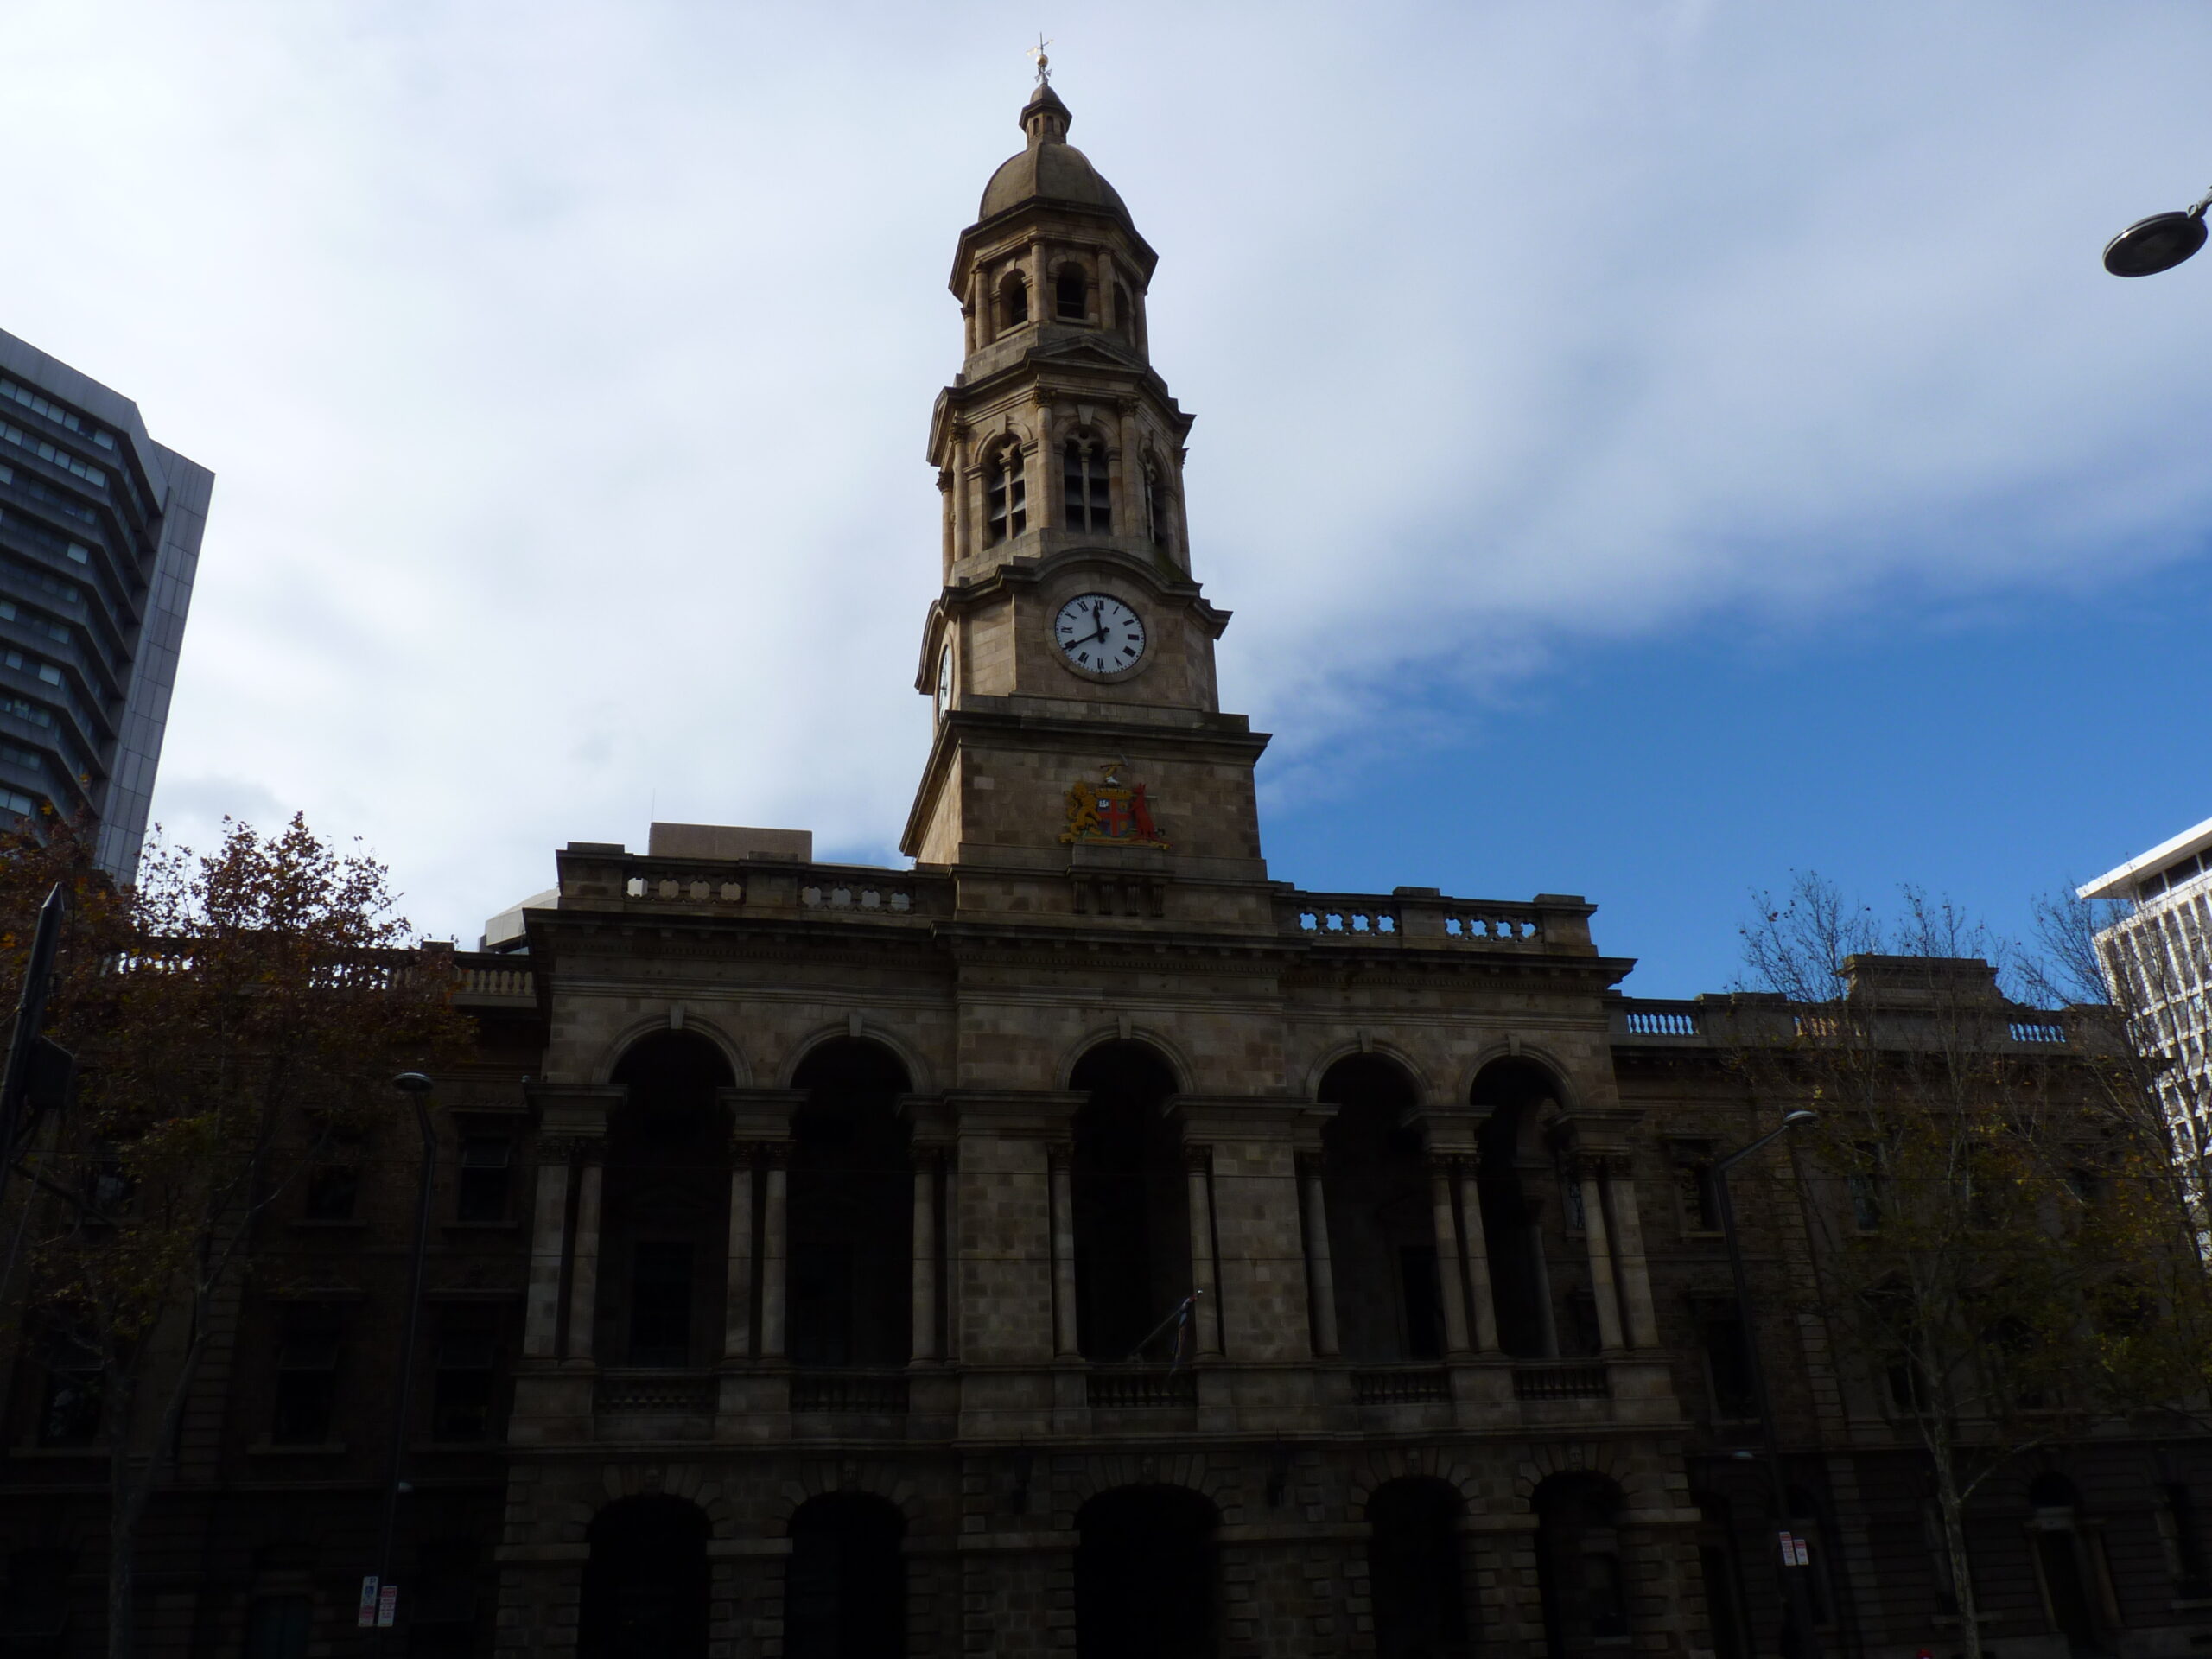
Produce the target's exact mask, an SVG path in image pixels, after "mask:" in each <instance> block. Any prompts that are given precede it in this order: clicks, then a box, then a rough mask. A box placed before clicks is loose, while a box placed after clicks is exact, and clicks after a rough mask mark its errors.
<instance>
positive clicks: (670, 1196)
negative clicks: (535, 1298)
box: [594, 1031, 733, 1369]
mask: <svg viewBox="0 0 2212 1659" xmlns="http://www.w3.org/2000/svg"><path fill="white" fill-rule="evenodd" d="M614 1081H615V1082H616V1083H619V1084H625V1085H626V1086H627V1088H628V1090H629V1093H628V1095H627V1096H626V1099H625V1100H624V1102H623V1103H622V1105H621V1106H620V1108H619V1109H616V1110H615V1112H614V1113H613V1115H612V1116H611V1117H610V1118H609V1120H608V1122H607V1171H606V1176H605V1180H606V1190H605V1193H604V1197H603V1200H602V1202H603V1206H604V1212H605V1213H604V1216H603V1218H602V1221H601V1230H600V1253H599V1302H598V1313H597V1319H596V1325H597V1328H596V1330H595V1331H594V1344H595V1351H596V1352H597V1353H598V1354H599V1355H600V1356H601V1358H602V1359H603V1360H604V1361H605V1362H606V1363H611V1364H615V1365H631V1366H640V1367H652V1368H656V1369H660V1368H679V1367H688V1366H697V1365H705V1364H707V1363H709V1362H711V1361H712V1359H713V1358H714V1357H715V1355H716V1354H718V1353H719V1352H720V1351H721V1303H722V1283H723V1281H724V1279H725V1278H726V1277H727V1276H728V1247H727V1240H728V1233H729V1144H728V1117H727V1115H726V1114H725V1113H724V1112H723V1111H722V1110H721V1108H720V1107H719V1106H718V1105H717V1104H716V1103H715V1091H716V1090H720V1089H724V1088H727V1087H728V1085H729V1084H730V1083H731V1082H732V1081H733V1079H732V1077H731V1075H730V1068H729V1062H728V1060H726V1059H725V1058H723V1057H722V1052H721V1050H720V1049H718V1048H716V1047H715V1046H714V1044H712V1043H710V1042H709V1041H708V1040H707V1039H705V1038H703V1037H702V1036H700V1035H699V1034H698V1033H696V1032H687V1031H658V1032H655V1033H652V1035H650V1036H647V1037H644V1038H641V1039H639V1040H638V1041H637V1042H635V1043H633V1044H632V1045H631V1046H630V1048H629V1049H628V1051H627V1052H625V1053H624V1054H623V1056H622V1058H621V1061H620V1064H618V1065H616V1066H615V1068H614Z"/></svg>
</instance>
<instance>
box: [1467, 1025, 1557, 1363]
mask: <svg viewBox="0 0 2212 1659" xmlns="http://www.w3.org/2000/svg"><path fill="white" fill-rule="evenodd" d="M1559 1096H1560V1086H1559V1081H1558V1079H1557V1078H1555V1077H1553V1076H1552V1074H1551V1073H1550V1072H1549V1071H1547V1070H1545V1068H1544V1067H1542V1066H1541V1065H1537V1064H1536V1063H1535V1061H1533V1060H1524V1059H1519V1058H1513V1059H1503V1060H1497V1061H1493V1062H1492V1063H1491V1065H1486V1066H1484V1068H1483V1069H1482V1071H1481V1073H1480V1074H1479V1075H1478V1077H1476V1078H1475V1082H1474V1088H1473V1090H1472V1093H1471V1097H1470V1098H1471V1103H1472V1105H1473V1108H1474V1110H1475V1112H1476V1114H1477V1116H1478V1117H1479V1118H1480V1119H1481V1128H1480V1130H1479V1131H1478V1140H1477V1147H1478V1163H1477V1166H1476V1191H1477V1192H1478V1195H1479V1197H1480V1199H1481V1203H1482V1211H1483V1243H1484V1249H1486V1251H1487V1252H1488V1254H1489V1256H1490V1270H1491V1297H1492V1300H1493V1304H1494V1306H1496V1309H1497V1339H1498V1343H1499V1345H1500V1346H1501V1347H1503V1349H1504V1350H1505V1351H1506V1352H1507V1353H1508V1354H1510V1355H1511V1356H1513V1357H1515V1358H1516V1359H1542V1358H1553V1357H1557V1356H1558V1354H1559V1352H1560V1334H1559V1321H1558V1316H1557V1310H1556V1308H1555V1307H1554V1299H1553V1294H1552V1262H1551V1255H1552V1250H1553V1249H1554V1248H1557V1247H1558V1246H1560V1245H1561V1244H1563V1243H1564V1236H1563V1235H1561V1234H1560V1231H1559V1230H1560V1224H1561V1217H1560V1215H1559V1213H1558V1205H1557V1204H1556V1203H1555V1202H1554V1200H1555V1199H1556V1198H1557V1196H1558V1194H1557V1192H1556V1187H1557V1182H1556V1180H1555V1179H1554V1177H1553V1175H1552V1173H1551V1165H1550V1160H1549V1159H1548V1156H1547V1154H1545V1152H1544V1149H1543V1146H1542V1142H1541V1135H1542V1133H1543V1119H1544V1118H1545V1117H1546V1116H1548V1115H1549V1110H1550V1109H1551V1108H1553V1107H1554V1106H1555V1105H1556V1103H1557V1102H1558V1100H1559ZM1548 1238H1549V1239H1550V1240H1551V1248H1548V1245H1547V1240H1548Z"/></svg>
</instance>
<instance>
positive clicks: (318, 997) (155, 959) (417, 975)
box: [0, 818, 462, 1659]
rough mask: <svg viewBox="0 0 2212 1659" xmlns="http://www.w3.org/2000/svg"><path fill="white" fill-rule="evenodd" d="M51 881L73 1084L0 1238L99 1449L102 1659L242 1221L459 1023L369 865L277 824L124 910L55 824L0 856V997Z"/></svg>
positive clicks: (179, 870) (162, 854)
mask: <svg viewBox="0 0 2212 1659" xmlns="http://www.w3.org/2000/svg"><path fill="white" fill-rule="evenodd" d="M56 881H60V883H62V884H63V886H64V887H65V888H66V889H67V891H68V892H69V893H71V894H72V895H73V901H74V902H73V921H72V925H71V926H70V928H69V931H68V933H67V938H66V939H65V944H64V948H63V950H62V953H61V957H60V963H59V968H58V973H57V982H56V988H55V995H54V1002H53V1020H52V1026H51V1029H52V1030H53V1032H54V1035H55V1036H56V1037H57V1038H58V1039H60V1041H61V1042H62V1044H63V1046H66V1047H67V1048H70V1049H72V1050H73V1051H74V1052H75V1053H76V1055H77V1057H78V1061H79V1068H80V1069H79V1090H78V1094H77V1099H76V1101H75V1103H74V1104H73V1107H72V1108H71V1109H69V1110H67V1112H66V1113H64V1114H62V1115H61V1116H60V1118H59V1119H58V1120H56V1121H54V1122H50V1123H49V1124H48V1126H47V1131H46V1133H45V1135H43V1136H42V1138H41V1141H40V1143H39V1144H38V1146H37V1147H36V1149H35V1151H33V1152H31V1153H29V1154H26V1155H25V1156H24V1157H23V1158H22V1160H21V1161H20V1162H19V1164H18V1166H17V1170H18V1173H19V1174H20V1175H21V1176H22V1177H26V1178H28V1179H25V1180H23V1181H22V1182H20V1183H19V1185H18V1191H19V1192H20V1194H21V1197H22V1203H23V1205H24V1206H25V1208H24V1210H23V1211H22V1214H21V1215H20V1216H19V1217H18V1216H10V1217H7V1218H6V1219H7V1220H8V1222H9V1224H10V1232H11V1234H12V1233H15V1232H16V1231H17V1230H19V1229H21V1230H26V1231H27V1233H28V1249H26V1251H25V1255H26V1256H27V1259H28V1265H29V1274H28V1284H27V1290H28V1303H29V1310H30V1313H31V1319H32V1322H33V1323H32V1329H33V1331H34V1332H35V1333H36V1334H37V1335H38V1336H39V1338H41V1340H43V1341H44V1342H45V1343H47V1344H48V1346H49V1353H50V1354H51V1353H52V1352H53V1351H54V1349H55V1348H57V1347H58V1348H59V1349H60V1350H61V1351H63V1352H64V1353H73V1355H74V1356H75V1357H76V1360H77V1369H76V1370H75V1372H74V1378H75V1387H76V1390H77V1392H76V1395H75V1397H74V1400H73V1408H74V1409H76V1410H78V1411H79V1412H86V1411H89V1412H91V1413H92V1414H96V1415H97V1417H98V1419H99V1422H100V1423H101V1425H102V1426H103V1428H104V1432H105V1438H106V1441H107V1452H108V1472H109V1480H110V1512H109V1527H108V1546H109V1548H108V1596H107V1613H108V1633H107V1650H108V1652H109V1653H110V1654H111V1655H113V1656H116V1659H124V1656H127V1655H130V1654H131V1653H133V1652H134V1651H135V1650H136V1648H135V1628H136V1623H135V1618H134V1614H135V1606H136V1594H135V1566H136V1546H137V1535H138V1529H139V1527H140V1524H141V1522H143V1518H144V1516H145V1513H146V1509H147V1505H148V1503H149V1500H150V1499H151V1497H152V1496H153V1494H154V1492H155V1491H156V1487H157V1486H158V1485H159V1484H160V1483H161V1481H162V1478H163V1476H164V1473H165V1471H166V1469H167V1466H168V1459H169V1458H170V1457H171V1456H172V1455H173V1451H174V1447H175V1443H176V1439H177V1430H178V1425H179V1423H180V1421H181V1418H182V1415H183V1412H184V1409H185V1406H186V1402H187V1401H188V1397H189V1395H190V1392H191V1389H192V1385H193V1381H194V1377H195V1376H196V1375H197V1374H198V1371H199V1369H200V1363H201V1361H202V1359H203V1358H204V1357H205V1356H206V1353H207V1345H208V1342H209V1338H210V1333H211V1330H212V1329H213V1325H214V1321H213V1319H211V1317H210V1315H211V1313H212V1312H213V1308H214V1306H215V1304H216V1302H217V1300H218V1299H219V1297H221V1296H222V1295H223V1294H225V1293H226V1289H227V1288H228V1287H230V1286H232V1284H233V1283H234V1282H235V1281H236V1280H237V1278H238V1275H239V1274H240V1273H241V1272H242V1271H243V1270H244V1267H245V1262H246V1261H247V1259H248V1257H249V1255H250V1254H251V1249H252V1245H253V1241H254V1236H255V1223H256V1221H257V1217H259V1216H260V1215H261V1213H262V1212H263V1211H264V1210H265V1209H266V1208H267V1206H268V1205H269V1204H270V1200H271V1199H272V1198H275V1197H276V1196H277V1194H278V1193H279V1192H282V1191H283V1190H284V1188H285V1187H286V1186H287V1185H288V1184H289V1183H290V1182H292V1181H293V1180H294V1179H296V1178H297V1176H298V1174H299V1173H300V1172H301V1171H302V1169H303V1168H304V1167H305V1166H306V1164H307V1162H308V1160H309V1159H311V1158H312V1157H313V1156H314V1155H315V1152H316V1150H317V1148H318V1147H319V1146H320V1145H321V1144H322V1143H323V1141H325V1139H326V1138H327V1136H329V1135H333V1134H336V1133H343V1132H346V1131H348V1130H359V1129H360V1128H365V1127H366V1126H368V1125H370V1124H372V1122H374V1121H375V1119H376V1118H377V1117H378V1116H379V1115H382V1114H385V1113H388V1112H391V1111H392V1110H394V1109H397V1107H398V1101H397V1096H396V1095H395V1094H394V1092H393V1090H392V1089H391V1083H390V1079H391V1076H392V1073H393V1071H395V1070H396V1069H397V1068H398V1067H399V1066H402V1065H418V1066H419V1065H436V1064H439V1063H441V1062H442V1061H443V1060H445V1059H446V1058H448V1056H450V1055H451V1054H452V1053H453V1052H456V1049H457V1046H458V1044H459V1042H460V1040H461V1035H462V1027H461V1023H460V1021H459V1020H458V1017H457V1016H456V1015H454V1014H453V1013H452V1012H451V1010H450V1008H449V1007H448V1003H449V1000H450V997H449V991H450V984H449V981H450V967H449V963H450V958H449V957H442V956H439V955H435V954H425V953H423V952H420V951H416V950H410V949H408V948H407V947H408V946H409V945H410V944H411V940H410V936H409V934H408V931H407V925H406V924H405V922H404V921H403V920H401V919H400V918H397V916H395V915H394V914H393V913H392V902H391V893H390V891H389V888H388V886H387V883H386V878H385V871H384V869H383V868H382V867H381V866H380V865H378V864H377V863H376V862H375V861H373V860H372V859H369V858H367V857H365V856H363V855H359V854H346V853H341V852H340V851H339V850H337V849H334V848H333V847H331V846H330V845H328V844H327V843H326V842H322V841H321V840H320V839H318V838H317V837H316V836H315V835H314V834H313V832H311V831H310V830H309V829H308V827H307V825H306V824H305V823H303V822H302V821H301V820H300V819H298V818H295V819H294V820H293V821H292V822H291V823H289V825H288V826H286V827H285V828H284V829H283V830H281V831H279V832H278V833H277V834H276V835H274V836H267V837H264V836H261V835H258V834H257V833H256V832H255V831H254V830H253V829H250V828H249V827H247V826H245V825H244V824H237V823H232V824H228V825H226V836H225V838H224V841H223V844H222V846H221V847H220V848H219V849H218V850H217V851H215V852H214V853H213V854H212V855H208V856H206V857H196V856H194V855H192V854H191V853H190V852H188V851H187V850H184V849H174V848H163V847H160V846H156V848H155V849H152V850H151V852H150V853H149V856H148V858H147V860H146V861H145V865H144V874H143V880H141V882H140V884H139V885H138V886H137V887H136V888H135V889H126V890H123V891H117V890H116V889H114V888H113V887H111V886H110V885H109V884H108V883H107V882H106V880H105V878H104V877H103V876H101V874H99V872H98V870H97V869H96V868H94V867H93V866H92V862H91V858H90V849H89V846H88V844H87V842H86V838H85V836H83V835H82V834H81V833H80V832H79V829H77V828H76V827H74V826H71V825H67V824H48V825H46V826H42V828H41V834H40V835H38V836H28V835H18V836H13V837H7V838H0V930H4V931H0V966H4V969H5V972H6V975H7V976H10V977H11V978H12V981H13V982H20V980H21V976H22V972H23V966H24V964H23V957H24V948H25V946H26V944H27V943H28V939H29V921H30V918H31V917H32V916H33V915H34V914H35V912H36V909H37V906H38V905H39V903H40V901H41V899H43V898H44V896H45V894H46V893H47V891H48V888H49V887H51V886H52V885H53V884H54V882H56ZM441 963H444V964H446V965H445V966H443V967H442V966H441ZM0 987H4V988H6V989H7V990H8V992H9V994H10V995H12V991H13V984H12V983H9V982H8V981H7V980H5V979H0Z"/></svg>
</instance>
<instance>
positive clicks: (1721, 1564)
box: [1692, 1492, 1752, 1659]
mask: <svg viewBox="0 0 2212 1659" xmlns="http://www.w3.org/2000/svg"><path fill="white" fill-rule="evenodd" d="M1692 1497H1693V1498H1694V1501H1695V1503H1696V1504H1697V1506H1698V1513H1699V1516H1700V1522H1699V1525H1698V1529H1697V1560H1698V1568H1699V1571H1700V1573H1701V1574H1702V1576H1703V1577H1704V1580H1705V1611H1706V1619H1707V1623H1708V1624H1711V1626H1712V1627H1713V1659H1752V1654H1751V1619H1750V1617H1749V1615H1748V1613H1747V1612H1746V1611H1745V1605H1744V1575H1743V1570H1742V1568H1743V1563H1742V1560H1741V1558H1740V1556H1739V1554H1738V1550H1737V1547H1736V1532H1735V1520H1734V1514H1733V1511H1732V1510H1731V1509H1730V1508H1729V1504H1728V1500H1727V1499H1726V1498H1725V1497H1716V1496H1715V1495H1713V1493H1710V1492H1701V1493H1693V1494H1692Z"/></svg>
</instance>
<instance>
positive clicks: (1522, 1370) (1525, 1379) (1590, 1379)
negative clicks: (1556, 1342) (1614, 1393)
mask: <svg viewBox="0 0 2212 1659" xmlns="http://www.w3.org/2000/svg"><path fill="white" fill-rule="evenodd" d="M1513 1394H1514V1397H1515V1398H1516V1399H1519V1400H1603V1399H1605V1398H1606V1397H1607V1396H1608V1395H1610V1394H1611V1387H1610V1385H1609V1384H1608V1383H1606V1380H1605V1362H1604V1361H1602V1360H1596V1359H1583V1360H1543V1361H1540V1362H1538V1363H1534V1364H1516V1366H1515V1367H1514V1368H1513Z"/></svg>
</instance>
